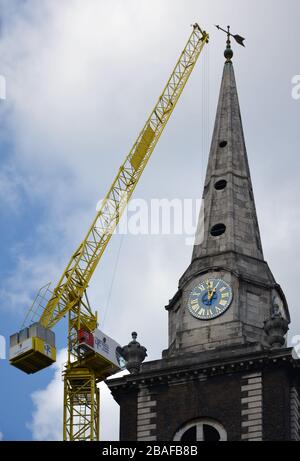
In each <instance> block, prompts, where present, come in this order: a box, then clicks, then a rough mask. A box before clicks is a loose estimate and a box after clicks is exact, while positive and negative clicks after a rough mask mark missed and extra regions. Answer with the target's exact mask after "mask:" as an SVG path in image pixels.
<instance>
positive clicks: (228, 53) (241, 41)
mask: <svg viewBox="0 0 300 461" xmlns="http://www.w3.org/2000/svg"><path fill="white" fill-rule="evenodd" d="M216 28H217V29H218V30H222V31H223V32H225V34H227V47H226V50H225V53H224V56H225V58H226V59H227V61H228V62H229V61H231V58H232V56H233V51H232V49H231V41H230V37H233V38H234V39H235V41H236V42H237V43H238V44H239V45H241V46H245V45H244V40H246V39H245V38H244V37H241V36H240V35H233V34H231V33H230V26H227V30H225V29H222V27H220V26H216Z"/></svg>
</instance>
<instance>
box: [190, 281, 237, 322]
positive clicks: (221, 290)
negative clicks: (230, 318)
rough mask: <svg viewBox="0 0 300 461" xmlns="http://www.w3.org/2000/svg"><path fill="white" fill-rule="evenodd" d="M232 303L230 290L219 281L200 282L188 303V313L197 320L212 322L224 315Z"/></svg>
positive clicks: (224, 283) (226, 284) (225, 284)
mask: <svg viewBox="0 0 300 461" xmlns="http://www.w3.org/2000/svg"><path fill="white" fill-rule="evenodd" d="M231 301H232V289H231V287H230V286H229V285H228V283H226V282H224V280H221V279H209V280H205V281H203V282H200V283H199V284H198V285H197V286H196V287H195V288H194V289H193V290H192V291H191V294H190V297H189V301H188V310H189V312H190V313H191V314H192V315H193V316H194V317H196V318H197V319H199V320H212V319H215V318H217V317H219V316H220V315H222V314H224V312H225V311H227V309H228V308H229V306H230V304H231Z"/></svg>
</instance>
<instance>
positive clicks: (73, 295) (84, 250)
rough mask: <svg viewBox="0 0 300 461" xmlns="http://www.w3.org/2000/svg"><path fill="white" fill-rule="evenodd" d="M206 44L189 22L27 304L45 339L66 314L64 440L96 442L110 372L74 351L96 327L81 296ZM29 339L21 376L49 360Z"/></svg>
mask: <svg viewBox="0 0 300 461" xmlns="http://www.w3.org/2000/svg"><path fill="white" fill-rule="evenodd" d="M208 40H209V36H208V34H207V33H206V32H205V31H202V30H201V28H200V27H199V25H198V24H194V25H193V31H192V33H191V35H190V37H189V39H188V41H187V44H186V46H185V47H184V50H183V51H182V53H181V55H180V57H179V59H178V61H177V63H176V65H175V68H174V70H173V72H172V73H171V76H170V78H169V80H168V82H167V84H166V86H165V88H164V89H163V92H162V94H161V96H160V97H159V99H158V102H157V104H156V105H155V107H154V109H153V111H152V112H151V114H150V116H149V118H148V120H147V121H146V123H145V125H144V127H143V129H142V130H141V132H140V134H139V136H138V138H137V140H136V142H135V143H134V145H133V147H132V149H131V150H130V152H129V154H128V155H127V156H126V158H125V161H124V163H123V164H122V165H121V167H120V169H119V171H118V174H117V176H116V178H115V180H114V181H113V183H112V185H111V187H110V189H109V191H108V193H107V195H106V197H105V198H104V200H103V202H102V205H101V208H100V210H99V211H98V212H97V215H96V217H95V219H94V221H93V223H92V225H91V227H90V228H89V230H88V232H87V235H86V237H85V238H84V240H83V242H82V243H81V244H80V245H79V247H78V248H77V250H76V251H75V253H74V254H73V255H72V257H71V259H70V262H69V264H68V266H67V268H66V269H65V271H64V272H63V274H62V276H61V278H60V280H59V282H58V284H57V286H56V287H55V289H54V290H53V292H50V290H49V286H46V287H45V288H46V289H45V290H44V291H43V293H48V294H49V293H50V295H48V297H46V301H44V304H43V303H40V302H39V301H40V298H41V296H38V299H39V301H38V302H35V303H34V304H33V306H32V308H31V309H30V311H29V313H28V316H27V320H28V319H29V318H30V319H31V320H32V319H33V317H34V316H35V315H37V314H38V312H37V306H38V307H39V308H40V309H41V310H42V312H41V315H40V316H39V320H38V323H37V324H33V326H36V325H37V327H36V328H39V327H41V328H42V329H44V330H45V331H46V335H48V336H49V335H50V336H51V333H52V332H51V330H50V329H52V328H53V327H54V326H55V325H56V324H57V323H58V322H59V321H60V320H61V319H62V318H63V317H64V316H66V315H68V361H67V364H66V367H65V370H64V427H63V431H64V440H72V441H73V440H99V410H100V408H99V405H100V398H99V389H98V387H97V384H98V383H99V382H100V381H103V380H104V379H105V378H106V377H108V376H110V375H111V374H112V373H113V372H115V371H116V369H115V368H113V367H112V366H111V364H109V363H106V362H105V365H106V366H105V367H103V360H102V361H101V360H100V359H99V357H97V355H98V354H90V353H89V354H86V349H85V348H82V347H80V346H82V342H81V340H80V339H79V332H84V334H85V335H88V334H92V333H93V332H94V331H95V329H96V328H97V315H96V314H95V313H94V312H93V311H92V309H91V307H90V305H89V303H88V300H87V298H86V297H85V296H84V295H85V293H86V290H87V288H88V286H89V283H90V280H91V278H92V275H93V273H94V271H95V269H96V267H97V265H98V263H99V261H100V259H101V256H102V255H103V252H104V250H105V249H106V247H107V245H108V243H109V241H110V239H111V237H112V234H113V232H114V230H115V229H116V227H117V225H118V223H119V221H120V218H121V216H122V213H123V212H124V210H125V208H126V206H127V203H128V201H129V200H130V197H131V195H132V193H133V191H134V189H135V187H136V185H137V183H138V181H139V179H140V177H141V175H142V173H143V171H144V169H145V167H146V165H147V163H148V161H149V159H150V156H151V154H152V152H153V150H154V148H155V146H156V144H157V142H158V140H159V138H160V136H161V134H162V132H163V130H164V128H165V126H166V125H167V122H168V120H169V118H170V116H171V114H172V112H173V110H174V108H175V106H176V104H177V102H178V100H179V98H180V95H181V93H182V91H183V89H184V87H185V85H186V83H187V81H188V79H189V77H190V75H191V73H192V71H193V69H194V67H195V64H196V62H197V60H198V57H199V56H200V54H201V51H202V50H203V47H204V46H205V44H206V43H208ZM40 294H41V293H40ZM43 298H44V299H45V297H43ZM33 326H32V328H33ZM44 330H43V331H44ZM23 331H24V329H23V330H21V332H19V333H17V334H16V335H13V336H12V337H11V338H13V339H12V340H11V344H13V345H17V344H19V343H20V335H22V332H23ZM34 331H36V330H34ZM34 335H35V336H34ZM16 336H18V338H16ZM27 336H28V335H27ZM29 336H30V329H29ZM32 336H33V340H32V341H33V342H32V343H30V344H32V346H31V348H32V349H31V350H30V354H31V355H29V354H28V351H27V353H24V354H23V356H22V355H17V356H16V357H13V354H12V357H11V359H10V361H11V363H12V365H14V366H16V367H18V368H20V369H22V370H23V371H26V372H27V373H33V372H36V371H39V370H40V369H42V368H44V367H45V366H48V365H49V364H50V363H52V362H53V361H54V360H55V357H54V355H55V348H54V344H53V348H51V347H50V352H49V350H48V361H47V362H46V361H45V350H44V351H43V350H42V348H43V347H44V349H45V344H46V343H45V342H44V343H41V341H40V339H39V338H40V337H41V336H42V334H40V337H39V336H38V333H33V334H32ZM30 338H31V337H30ZM48 342H49V341H48ZM48 347H49V346H48ZM43 353H44V356H43ZM51 354H52V356H51ZM49 355H50V356H49Z"/></svg>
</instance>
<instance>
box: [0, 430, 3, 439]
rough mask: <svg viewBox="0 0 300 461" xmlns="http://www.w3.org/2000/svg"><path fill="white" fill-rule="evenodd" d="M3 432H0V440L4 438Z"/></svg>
mask: <svg viewBox="0 0 300 461" xmlns="http://www.w3.org/2000/svg"><path fill="white" fill-rule="evenodd" d="M3 437H4V436H3V432H0V441H1V440H3Z"/></svg>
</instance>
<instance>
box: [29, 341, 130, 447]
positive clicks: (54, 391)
mask: <svg viewBox="0 0 300 461" xmlns="http://www.w3.org/2000/svg"><path fill="white" fill-rule="evenodd" d="M66 360H67V351H66V349H63V350H61V351H59V353H58V355H57V361H56V363H55V364H54V365H53V367H52V368H53V372H54V376H53V378H52V380H51V381H50V383H49V384H48V385H47V387H46V388H45V389H41V390H38V391H35V392H33V393H32V394H31V398H32V401H33V405H34V411H33V414H32V420H31V421H30V422H29V423H27V427H28V428H29V429H30V430H31V432H32V438H33V440H41V441H53V440H62V424H63V381H62V370H63V365H64V363H65V362H66ZM126 373H127V372H126ZM122 374H124V372H123V373H121V374H119V376H122ZM100 399H101V404H100V408H101V412H100V437H101V440H108V441H110V440H118V439H119V433H118V432H119V431H118V426H119V410H118V405H117V404H116V402H115V401H114V400H113V398H112V396H111V395H110V391H109V390H108V388H107V386H106V385H105V384H104V383H102V384H101V385H100Z"/></svg>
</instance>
